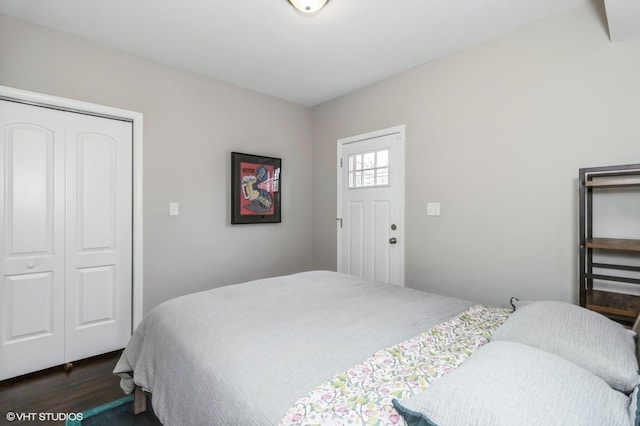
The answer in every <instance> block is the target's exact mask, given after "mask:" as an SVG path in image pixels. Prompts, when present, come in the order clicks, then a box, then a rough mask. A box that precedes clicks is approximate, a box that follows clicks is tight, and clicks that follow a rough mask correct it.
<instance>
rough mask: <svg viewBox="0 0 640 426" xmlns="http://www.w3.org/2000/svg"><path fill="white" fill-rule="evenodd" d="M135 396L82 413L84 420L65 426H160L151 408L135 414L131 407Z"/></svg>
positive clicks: (70, 421)
mask: <svg viewBox="0 0 640 426" xmlns="http://www.w3.org/2000/svg"><path fill="white" fill-rule="evenodd" d="M132 401H133V395H129V396H125V397H124V398H120V399H117V400H115V401H111V402H109V403H107V404H103V405H100V406H99V407H95V408H92V409H90V410H87V411H84V412H83V413H82V420H78V419H76V420H67V421H66V422H65V426H103V425H104V426H112V425H118V426H127V425H135V426H156V425H160V422H159V421H158V418H157V417H156V416H155V415H154V414H153V411H152V410H151V407H150V406H148V407H147V411H145V412H144V413H140V414H138V415H135V414H133V407H132V406H131V404H132Z"/></svg>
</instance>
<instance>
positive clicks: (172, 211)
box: [169, 202, 180, 216]
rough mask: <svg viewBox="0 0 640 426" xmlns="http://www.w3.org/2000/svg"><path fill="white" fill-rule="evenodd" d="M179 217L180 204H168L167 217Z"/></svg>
mask: <svg viewBox="0 0 640 426" xmlns="http://www.w3.org/2000/svg"><path fill="white" fill-rule="evenodd" d="M179 215H180V204H178V203H176V202H170V203H169V216H179Z"/></svg>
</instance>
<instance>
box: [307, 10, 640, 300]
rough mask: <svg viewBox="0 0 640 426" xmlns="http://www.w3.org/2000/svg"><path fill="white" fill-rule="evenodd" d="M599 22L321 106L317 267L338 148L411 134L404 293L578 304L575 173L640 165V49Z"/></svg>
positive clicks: (561, 28)
mask: <svg viewBox="0 0 640 426" xmlns="http://www.w3.org/2000/svg"><path fill="white" fill-rule="evenodd" d="M603 22H604V18H603V12H602V11H601V10H598V9H597V8H594V6H593V5H592V4H585V5H584V6H579V7H578V8H576V9H573V10H570V11H568V12H565V13H562V14H559V15H556V16H552V17H550V18H547V19H544V20H542V21H539V22H536V23H534V24H532V25H529V26H527V27H525V28H522V29H520V30H517V31H515V32H512V33H510V34H508V35H506V36H503V37H501V38H499V39H497V40H494V41H491V42H489V43H486V44H483V45H480V46H476V47H474V48H470V49H467V50H465V51H463V52H460V53H458V54H455V55H452V56H448V57H446V58H443V59H440V60H437V61H433V62H431V63H427V64H425V65H422V66H419V67H417V68H414V69H412V70H409V71H407V72H404V73H402V74H400V75H398V76H396V77H394V78H391V79H388V80H385V81H382V82H380V83H378V84H375V85H373V86H370V87H368V88H365V89H363V90H360V91H358V92H355V93H352V94H349V95H347V96H344V97H342V98H339V99H336V100H333V101H331V102H327V103H325V104H323V105H320V106H317V107H315V108H314V110H313V129H314V131H313V136H314V143H313V147H314V148H313V157H314V163H313V165H314V169H313V215H314V216H313V255H314V256H313V257H314V267H315V268H327V269H333V268H335V266H336V237H335V235H336V223H335V211H336V202H335V200H336V183H335V177H334V176H335V169H336V164H335V156H336V141H337V140H338V139H340V138H345V137H349V136H354V135H357V134H362V133H367V132H370V131H374V130H378V129H383V128H386V127H391V126H395V125H399V124H405V125H406V151H405V153H406V165H405V166H406V169H405V172H406V187H405V188H406V220H405V225H406V230H405V232H406V234H405V235H406V241H405V243H406V246H405V250H406V252H405V255H406V283H407V285H408V286H411V287H416V288H420V289H424V290H429V291H433V292H436V293H442V294H448V295H453V296H458V297H463V298H467V299H470V300H474V301H479V302H484V303H489V304H497V305H505V304H506V303H507V301H508V298H509V297H510V296H512V295H513V296H518V297H521V298H550V299H558V300H566V301H576V300H577V262H578V256H577V241H578V237H577V234H578V224H577V174H578V168H580V167H589V166H600V165H615V164H628V163H640V40H638V39H636V40H629V41H625V42H618V43H615V44H612V43H610V42H609V40H608V37H607V30H606V26H605V24H604V23H603ZM428 201H439V202H441V203H442V205H441V216H439V217H427V215H426V205H427V202H428Z"/></svg>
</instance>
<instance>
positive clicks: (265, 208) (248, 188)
mask: <svg viewBox="0 0 640 426" xmlns="http://www.w3.org/2000/svg"><path fill="white" fill-rule="evenodd" d="M280 164H281V160H280V159H279V158H273V157H264V156H261V155H251V154H241V153H238V152H232V153H231V224H233V225H235V224H250V223H279V222H280V221H281V219H280V183H281V180H280Z"/></svg>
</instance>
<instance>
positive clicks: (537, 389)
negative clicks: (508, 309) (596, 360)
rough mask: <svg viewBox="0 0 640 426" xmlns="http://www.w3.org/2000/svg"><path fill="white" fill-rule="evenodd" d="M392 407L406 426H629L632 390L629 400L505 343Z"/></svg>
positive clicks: (574, 369) (592, 378)
mask: <svg viewBox="0 0 640 426" xmlns="http://www.w3.org/2000/svg"><path fill="white" fill-rule="evenodd" d="M393 405H394V407H395V408H396V410H397V411H398V412H399V413H400V414H401V415H402V416H403V417H404V419H405V421H406V422H407V424H408V425H409V426H414V425H415V426H418V425H421V426H431V425H437V426H460V425H482V426H485V425H486V426H513V425H518V426H539V425H545V426H552V425H558V426H567V425H581V426H587V425H594V426H596V425H597V426H602V425H616V426H625V425H629V426H630V425H633V424H634V421H635V417H636V411H637V390H636V391H635V392H634V395H633V398H629V397H628V396H626V395H625V394H623V393H622V392H619V391H616V390H614V389H612V388H611V387H610V386H609V385H608V384H607V383H606V382H605V381H603V380H602V379H601V378H599V377H598V376H596V375H594V374H592V373H591V372H589V371H587V370H585V369H584V368H582V367H579V366H577V365H575V364H573V363H571V362H569V361H567V360H565V359H564V358H561V357H559V356H557V355H554V354H552V353H549V352H545V351H542V350H539V349H536V348H534V347H532V346H528V345H523V344H520V343H515V342H506V341H505V342H491V343H488V344H487V345H485V346H483V347H481V348H479V349H478V350H476V351H475V352H474V353H473V354H472V355H471V356H470V357H469V358H468V359H467V360H466V361H465V362H464V363H462V365H460V367H458V368H457V369H455V370H454V371H452V372H451V373H449V374H447V375H446V376H444V377H442V378H441V379H439V380H437V381H436V382H434V383H433V384H432V385H431V386H429V387H428V388H427V389H426V390H425V391H424V392H422V393H420V394H418V395H417V396H414V397H412V398H408V399H405V400H401V401H400V400H397V399H394V400H393Z"/></svg>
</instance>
